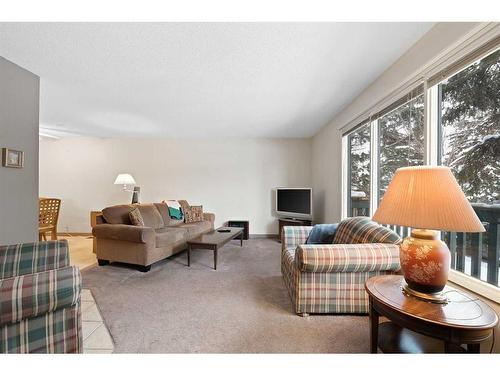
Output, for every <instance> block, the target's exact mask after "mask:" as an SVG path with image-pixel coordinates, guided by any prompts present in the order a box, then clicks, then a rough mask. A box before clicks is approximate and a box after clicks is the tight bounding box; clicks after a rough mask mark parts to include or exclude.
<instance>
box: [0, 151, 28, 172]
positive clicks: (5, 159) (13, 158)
mask: <svg viewBox="0 0 500 375" xmlns="http://www.w3.org/2000/svg"><path fill="white" fill-rule="evenodd" d="M2 165H3V166H4V167H9V168H22V167H24V151H18V150H11V149H10V148H6V147H4V148H3V149H2Z"/></svg>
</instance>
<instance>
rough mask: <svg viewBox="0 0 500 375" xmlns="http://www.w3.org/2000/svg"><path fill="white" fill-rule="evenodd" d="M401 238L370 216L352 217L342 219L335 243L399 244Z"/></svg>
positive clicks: (334, 239)
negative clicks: (372, 219)
mask: <svg viewBox="0 0 500 375" xmlns="http://www.w3.org/2000/svg"><path fill="white" fill-rule="evenodd" d="M399 242H401V238H400V237H399V236H398V235H397V233H396V232H394V231H392V230H390V229H389V228H386V227H383V226H381V225H378V224H377V223H375V222H373V221H371V220H370V218H368V217H363V216H359V217H351V218H348V219H345V220H342V221H341V222H340V224H339V227H338V228H337V232H336V233H335V237H334V238H333V243H335V244H362V243H392V244H398V243H399Z"/></svg>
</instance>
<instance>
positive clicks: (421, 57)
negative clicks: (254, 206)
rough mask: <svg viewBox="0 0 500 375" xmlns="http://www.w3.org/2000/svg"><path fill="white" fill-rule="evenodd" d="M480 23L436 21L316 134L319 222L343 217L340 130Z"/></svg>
mask: <svg viewBox="0 0 500 375" xmlns="http://www.w3.org/2000/svg"><path fill="white" fill-rule="evenodd" d="M478 25H479V24H478V23H461V22H456V23H438V24H436V26H434V27H433V28H432V29H431V30H430V31H429V32H428V33H427V34H425V35H424V36H423V38H421V39H420V40H419V41H418V42H417V43H416V44H414V45H413V46H412V47H411V48H410V49H409V50H408V51H407V52H406V53H405V54H404V55H403V56H401V57H400V58H399V59H398V60H397V61H396V62H395V63H394V64H393V65H391V66H390V67H389V68H388V69H387V70H386V71H385V72H384V73H383V74H382V75H380V76H379V77H378V78H377V79H376V80H375V81H374V82H373V83H372V84H371V85H370V86H369V87H367V88H366V89H365V90H364V91H363V92H362V93H361V94H360V95H359V96H358V97H357V98H356V99H355V100H353V101H352V103H351V104H349V105H348V106H347V107H346V108H345V109H344V110H343V111H341V112H340V113H339V114H337V115H336V116H335V118H334V119H333V120H332V121H331V122H330V124H329V125H328V126H326V127H325V128H323V129H322V130H321V131H320V132H318V133H317V134H316V135H315V136H314V137H313V144H312V148H313V150H312V155H313V156H312V176H313V189H314V191H315V197H316V202H315V208H316V211H315V213H316V219H317V220H318V221H322V222H337V221H338V220H340V217H341V194H342V190H341V186H342V170H341V158H342V153H341V151H342V133H341V132H340V130H338V129H339V128H340V127H342V126H345V125H346V124H347V123H349V122H350V121H352V120H354V119H355V118H356V117H358V116H359V115H360V114H362V113H363V112H365V111H366V110H368V109H369V108H370V107H372V106H373V105H375V104H376V103H378V102H379V101H380V100H382V99H383V98H384V97H386V96H387V95H389V94H391V93H392V92H393V91H394V90H395V89H396V88H398V86H400V85H401V84H403V83H404V82H406V81H407V80H408V79H409V78H410V77H412V76H413V75H415V74H416V72H418V71H420V70H421V69H422V68H423V67H424V66H427V65H428V64H430V63H431V62H432V61H433V60H435V59H436V58H438V57H439V56H440V55H441V54H442V53H443V52H444V51H446V50H447V49H449V48H451V47H452V46H454V45H455V44H456V43H457V42H458V41H459V40H460V39H462V38H464V36H466V35H467V34H469V33H470V32H471V31H473V30H474V29H475V28H476V27H478Z"/></svg>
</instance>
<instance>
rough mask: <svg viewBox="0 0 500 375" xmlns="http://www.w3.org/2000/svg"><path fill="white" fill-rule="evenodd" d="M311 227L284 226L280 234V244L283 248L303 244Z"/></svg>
mask: <svg viewBox="0 0 500 375" xmlns="http://www.w3.org/2000/svg"><path fill="white" fill-rule="evenodd" d="M312 228H313V227H305V226H304V227H302V226H290V227H288V226H284V227H283V230H282V232H281V233H280V236H281V246H282V248H283V249H286V248H287V247H294V248H295V247H297V246H299V245H302V244H305V243H306V241H307V237H309V233H311V230H312Z"/></svg>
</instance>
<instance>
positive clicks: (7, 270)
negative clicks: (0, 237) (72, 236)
mask: <svg viewBox="0 0 500 375" xmlns="http://www.w3.org/2000/svg"><path fill="white" fill-rule="evenodd" d="M67 266H69V250H68V241H67V240H58V241H40V242H29V243H21V244H17V245H7V246H0V279H6V278H9V277H14V276H21V275H28V274H31V273H37V272H43V271H49V270H54V269H57V268H61V267H67Z"/></svg>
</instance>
